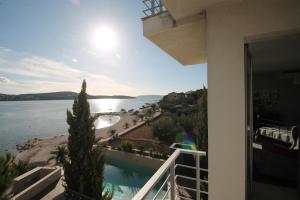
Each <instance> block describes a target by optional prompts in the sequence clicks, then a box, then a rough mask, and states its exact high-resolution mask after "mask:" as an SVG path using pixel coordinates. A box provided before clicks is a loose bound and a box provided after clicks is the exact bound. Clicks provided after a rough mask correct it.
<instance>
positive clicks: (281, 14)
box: [207, 0, 300, 200]
mask: <svg viewBox="0 0 300 200" xmlns="http://www.w3.org/2000/svg"><path fill="white" fill-rule="evenodd" d="M295 31H299V32H300V1H299V0H245V1H243V2H242V3H239V4H233V5H228V6H222V7H221V6H220V7H211V8H209V9H207V55H208V58H207V60H208V88H209V93H208V143H209V146H208V148H209V199H210V200H242V199H245V191H246V190H245V187H246V184H245V182H246V178H245V167H246V166H245V165H246V163H245V159H246V158H245V154H246V152H245V150H246V146H245V78H244V76H245V73H244V44H245V41H246V40H247V41H251V39H257V38H262V37H264V38H269V37H271V36H274V35H277V34H282V33H288V32H295Z"/></svg>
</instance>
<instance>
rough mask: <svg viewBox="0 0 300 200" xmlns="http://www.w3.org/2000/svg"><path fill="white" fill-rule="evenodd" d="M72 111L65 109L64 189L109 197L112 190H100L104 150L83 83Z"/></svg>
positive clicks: (94, 196)
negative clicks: (65, 154)
mask: <svg viewBox="0 0 300 200" xmlns="http://www.w3.org/2000/svg"><path fill="white" fill-rule="evenodd" d="M72 110H73V112H71V111H69V110H68V111H67V123H68V125H69V129H68V131H69V138H68V139H69V140H68V146H67V147H68V159H67V160H66V161H65V162H64V165H63V166H64V171H65V173H64V175H65V182H66V189H67V190H68V189H70V190H73V191H76V192H79V193H81V194H84V195H87V196H89V197H92V198H94V199H96V200H104V199H111V198H112V193H110V192H103V189H104V187H103V186H104V185H103V182H104V181H103V180H104V177H103V173H104V164H105V152H104V149H103V147H100V146H97V145H96V147H93V146H94V145H95V144H96V140H95V126H94V122H95V120H96V119H97V116H92V115H91V113H90V106H89V103H88V100H87V93H86V82H85V81H83V83H82V88H81V92H80V93H79V95H78V97H77V98H75V100H74V104H73V108H72Z"/></svg>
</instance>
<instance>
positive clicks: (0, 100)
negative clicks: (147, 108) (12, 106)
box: [0, 97, 136, 102]
mask: <svg viewBox="0 0 300 200" xmlns="http://www.w3.org/2000/svg"><path fill="white" fill-rule="evenodd" d="M74 99H75V98H66V99H26V100H25V99H24V100H2V99H0V102H9V101H10V102H11V101H63V100H74ZM93 99H136V97H124V98H119V97H99V98H88V100H93Z"/></svg>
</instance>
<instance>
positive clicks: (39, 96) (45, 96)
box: [0, 91, 136, 101]
mask: <svg viewBox="0 0 300 200" xmlns="http://www.w3.org/2000/svg"><path fill="white" fill-rule="evenodd" d="M77 96H78V93H76V92H69V91H67V92H50V93H35V94H18V95H15V94H0V101H45V100H49V101H50V100H74V99H75V98H76V97H77ZM135 98H136V97H132V96H126V95H112V96H107V95H88V99H135Z"/></svg>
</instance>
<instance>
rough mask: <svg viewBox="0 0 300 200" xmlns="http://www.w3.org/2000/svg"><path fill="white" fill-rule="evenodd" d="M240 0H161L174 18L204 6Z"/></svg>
mask: <svg viewBox="0 0 300 200" xmlns="http://www.w3.org/2000/svg"><path fill="white" fill-rule="evenodd" d="M239 1H242V0H162V3H163V5H165V7H166V8H167V10H168V11H169V13H170V14H171V15H172V17H173V18H174V19H175V20H179V19H183V18H186V17H190V16H193V15H196V14H198V13H201V12H202V11H203V10H205V9H206V8H209V7H211V6H214V5H220V4H222V5H223V4H230V3H234V2H239Z"/></svg>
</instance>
